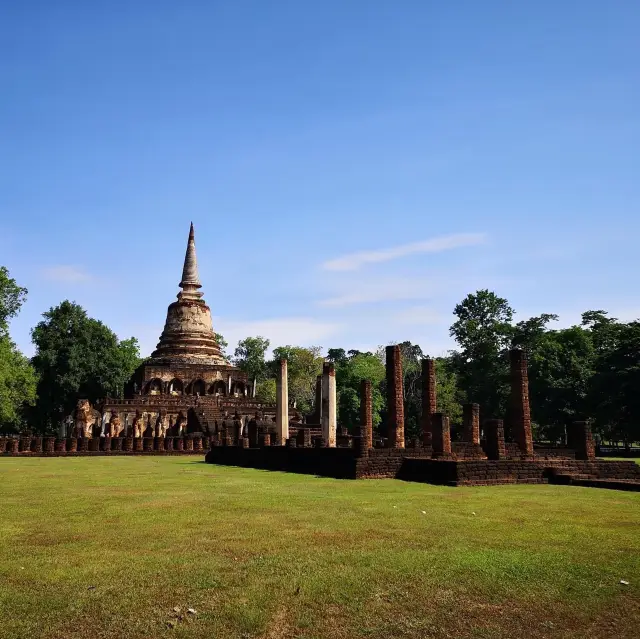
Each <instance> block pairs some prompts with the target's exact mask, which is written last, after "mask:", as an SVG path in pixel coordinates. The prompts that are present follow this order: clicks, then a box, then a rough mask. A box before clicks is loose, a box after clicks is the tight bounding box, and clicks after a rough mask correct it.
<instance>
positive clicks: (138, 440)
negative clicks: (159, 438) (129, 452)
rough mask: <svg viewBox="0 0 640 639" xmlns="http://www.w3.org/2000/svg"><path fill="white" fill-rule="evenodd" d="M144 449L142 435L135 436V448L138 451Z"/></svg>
mask: <svg viewBox="0 0 640 639" xmlns="http://www.w3.org/2000/svg"><path fill="white" fill-rule="evenodd" d="M142 449H143V446H142V437H134V438H133V450H134V451H135V452H137V453H139V452H141V451H142Z"/></svg>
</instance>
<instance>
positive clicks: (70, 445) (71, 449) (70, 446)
mask: <svg viewBox="0 0 640 639" xmlns="http://www.w3.org/2000/svg"><path fill="white" fill-rule="evenodd" d="M66 441H67V452H68V453H75V452H76V451H77V450H78V440H77V439H76V438H75V437H72V438H71V439H67V440H66Z"/></svg>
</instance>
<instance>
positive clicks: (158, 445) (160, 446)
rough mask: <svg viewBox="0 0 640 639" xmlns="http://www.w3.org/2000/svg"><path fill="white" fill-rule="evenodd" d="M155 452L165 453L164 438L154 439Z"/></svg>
mask: <svg viewBox="0 0 640 639" xmlns="http://www.w3.org/2000/svg"><path fill="white" fill-rule="evenodd" d="M153 450H156V451H164V437H154V438H153Z"/></svg>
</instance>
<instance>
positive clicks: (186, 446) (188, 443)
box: [184, 437, 193, 451]
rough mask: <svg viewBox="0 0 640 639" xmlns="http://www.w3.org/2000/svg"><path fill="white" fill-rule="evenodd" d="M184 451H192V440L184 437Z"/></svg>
mask: <svg viewBox="0 0 640 639" xmlns="http://www.w3.org/2000/svg"><path fill="white" fill-rule="evenodd" d="M184 449H185V450H189V451H191V450H193V439H191V438H190V437H185V440H184Z"/></svg>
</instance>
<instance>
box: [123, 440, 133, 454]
mask: <svg viewBox="0 0 640 639" xmlns="http://www.w3.org/2000/svg"><path fill="white" fill-rule="evenodd" d="M122 450H124V451H125V452H127V453H130V452H131V451H132V450H133V437H125V438H124V439H123V441H122Z"/></svg>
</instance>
